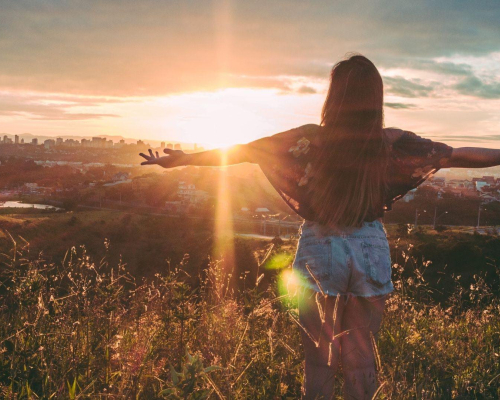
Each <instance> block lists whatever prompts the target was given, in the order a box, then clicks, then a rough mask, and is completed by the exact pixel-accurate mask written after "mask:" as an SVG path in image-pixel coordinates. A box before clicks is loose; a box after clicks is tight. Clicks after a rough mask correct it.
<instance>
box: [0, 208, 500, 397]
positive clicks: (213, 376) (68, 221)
mask: <svg viewBox="0 0 500 400" xmlns="http://www.w3.org/2000/svg"><path fill="white" fill-rule="evenodd" d="M73 217H76V218H77V221H76V222H75V221H74V220H72V218H73ZM123 218H127V219H128V222H127V221H125V222H123ZM26 221H28V222H26ZM72 221H73V222H72ZM101 221H105V222H104V223H102V222H101ZM0 223H1V228H2V238H1V245H2V246H3V249H4V254H3V255H2V266H1V269H0V278H1V286H0V295H1V298H2V301H1V302H0V340H1V344H0V349H1V350H0V393H1V394H0V397H3V398H16V399H17V398H26V399H28V398H58V399H59V398H71V399H76V398H102V399H104V398H143V399H160V398H171V399H183V398H190V399H204V398H226V399H229V398H234V399H247V398H248V399H250V398H252V399H253V398H256V399H259V398H261V399H287V398H290V399H293V398H298V397H299V396H300V386H301V382H302V349H301V344H300V341H299V333H300V331H299V329H300V328H299V327H298V326H297V324H296V323H295V320H296V318H297V315H296V313H297V310H296V300H295V296H294V293H295V289H296V287H295V285H294V283H293V280H291V279H290V276H291V275H290V274H291V271H290V263H291V260H292V259H293V252H294V243H293V242H290V243H281V242H279V241H274V243H273V242H271V241H270V240H267V241H266V240H254V239H252V240H248V241H247V240H244V241H242V242H240V243H239V244H238V246H236V250H235V252H236V253H237V256H236V257H235V258H234V259H233V262H236V263H239V262H244V263H245V266H244V268H239V270H235V269H234V265H231V264H230V263H228V261H227V260H224V259H209V260H208V263H207V264H206V265H205V267H204V268H203V269H200V272H199V274H196V273H195V272H194V271H193V270H190V273H189V274H186V270H189V268H190V267H192V265H191V264H190V263H191V262H192V260H191V257H190V258H189V259H188V258H186V257H184V256H183V257H181V259H180V260H179V261H178V262H170V263H166V264H164V265H162V266H161V267H160V268H159V269H157V270H154V269H153V270H151V273H150V274H149V275H148V278H147V279H145V278H144V277H142V276H141V275H140V274H137V270H134V271H132V270H131V269H130V266H129V265H127V264H128V261H127V254H134V252H133V251H132V250H131V251H130V253H125V251H124V249H125V247H127V246H128V247H133V246H135V247H134V248H135V250H134V251H139V250H140V251H142V247H141V246H142V245H140V243H142V242H144V243H143V245H147V243H148V241H149V240H153V241H158V244H159V246H158V248H157V247H155V246H152V247H151V250H150V251H149V252H146V253H145V254H144V255H143V257H144V258H143V262H145V263H147V264H148V265H155V263H156V262H157V261H156V259H157V258H159V257H160V256H161V257H163V253H157V251H158V249H159V248H161V249H162V251H165V252H168V251H174V250H175V251H178V252H179V254H181V253H183V252H184V247H182V246H185V248H186V249H188V250H189V248H190V247H191V248H194V247H196V246H199V247H201V246H200V245H199V244H200V243H202V240H203V235H205V238H206V235H207V234H208V235H210V232H211V227H209V226H207V227H206V228H205V229H204V230H203V229H201V228H200V230H199V232H197V235H199V236H194V237H190V238H189V239H186V236H184V237H183V236H182V232H184V231H186V232H187V231H189V230H192V229H193V227H192V226H191V227H187V226H180V225H179V224H177V225H176V224H174V222H172V221H170V222H169V221H167V220H159V219H154V218H149V217H148V216H138V215H132V216H131V217H127V216H126V215H123V214H119V213H116V214H115V213H109V212H106V213H101V212H89V213H76V214H51V215H48V214H45V215H42V214H40V215H36V216H35V215H29V216H27V215H23V216H21V215H9V216H2V217H1V218H0ZM168 224H171V225H168ZM124 226H129V227H130V226H132V227H133V228H128V229H130V231H126V230H125V228H124V229H123V230H124V231H125V232H126V235H127V236H126V241H124V242H120V241H119V240H116V237H115V238H114V239H110V240H105V238H109V237H111V238H113V237H114V236H113V235H116V232H118V228H119V227H121V228H123V227H124ZM166 228H168V229H166ZM113 229H115V230H116V231H113ZM388 230H389V237H390V238H391V245H392V247H393V251H394V253H393V281H394V283H395V287H396V291H395V292H394V294H393V296H392V298H391V299H390V301H389V304H388V307H387V310H386V313H385V316H384V325H383V328H382V331H381V332H380V335H379V337H378V339H377V342H376V347H375V348H374V351H376V352H377V354H378V355H379V356H380V363H379V366H378V368H379V381H380V385H381V389H380V391H379V393H378V398H392V399H447V398H450V399H451V398H461V399H488V398H491V399H495V398H498V397H499V396H500V363H499V357H500V356H499V354H500V302H499V295H498V285H497V283H496V282H498V269H497V267H496V263H495V260H494V259H493V258H492V257H490V256H491V254H493V253H492V252H494V251H495V249H497V250H498V242H497V240H498V239H497V238H496V237H495V236H485V235H470V234H464V233H453V234H450V233H441V234H435V233H432V232H426V231H425V230H424V231H422V232H415V233H410V234H408V233H405V232H404V231H403V229H402V227H396V226H393V227H391V226H389V227H388ZM110 232H115V233H114V234H113V235H112V234H111V233H110ZM99 235H100V237H99ZM128 235H130V236H128ZM163 235H164V236H165V237H163ZM186 235H187V233H186ZM191 235H193V234H192V233H191ZM397 235H401V236H397ZM21 236H22V237H24V238H25V239H26V240H27V241H28V242H29V245H28V244H27V243H26V242H25V241H24V240H23V239H21ZM63 238H67V239H64V240H63ZM12 239H14V241H13V240H12ZM59 241H61V242H59ZM94 241H95V242H94ZM14 242H15V244H14ZM89 242H90V243H91V246H92V249H91V247H90V246H88V245H87V244H88V243H89ZM457 243H458V244H461V246H462V247H463V246H465V250H460V251H462V252H461V253H460V254H458V255H457V256H455V259H449V260H448V262H445V263H444V264H443V263H442V261H443V259H444V260H445V261H446V259H447V258H450V257H451V255H453V254H454V253H453V252H456V251H459V248H457V247H456V245H457ZM160 244H161V246H160ZM114 246H117V247H119V250H114V249H113V247H114ZM174 246H180V247H181V248H182V250H178V249H176V248H174ZM44 248H47V249H50V251H51V252H53V259H52V261H46V260H45V259H46V258H44V257H43V256H42V257H40V256H39V254H40V250H43V249H44ZM206 248H207V249H209V245H208V244H207V247H206ZM65 249H66V250H67V249H70V250H69V251H68V252H67V253H66V251H65ZM242 249H244V250H242ZM478 249H479V250H478ZM491 249H492V250H491ZM490 250H491V251H490ZM48 251H49V250H47V252H48ZM203 251H204V250H200V254H202V252H203ZM478 251H479V252H478ZM59 252H61V254H63V257H59V256H57V257H56V255H57V254H58V253H59ZM115 252H116V253H117V254H122V253H123V255H122V259H121V261H120V258H118V260H117V261H116V259H115ZM433 252H436V253H437V255H439V256H440V257H436V254H434V253H433ZM44 253H45V251H44V252H42V255H43V254H44ZM64 254H65V255H66V256H65V257H64ZM430 256H432V257H434V258H435V261H432V262H431V261H430V260H429V257H430ZM469 257H470V259H469ZM476 258H477V259H476ZM460 261H463V263H462V264H460ZM443 265H444V267H443ZM247 268H252V270H251V271H250V270H249V269H247ZM460 269H462V270H463V271H462V272H460ZM463 272H468V273H469V276H468V277H467V279H466V280H464V277H463V276H462V275H463ZM262 273H264V278H261V274H262ZM445 278H446V279H445ZM445 281H446V285H444V284H443V282H445ZM444 286H446V288H444ZM444 292H446V296H443V295H442V294H443V293H444ZM341 384H342V378H341V375H340V374H339V377H338V385H337V396H340V395H341Z"/></svg>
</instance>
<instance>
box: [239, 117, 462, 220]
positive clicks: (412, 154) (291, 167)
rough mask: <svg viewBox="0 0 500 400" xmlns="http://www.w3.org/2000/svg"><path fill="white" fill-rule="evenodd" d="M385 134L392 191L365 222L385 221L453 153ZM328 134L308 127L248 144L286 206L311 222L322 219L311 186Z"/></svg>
mask: <svg viewBox="0 0 500 400" xmlns="http://www.w3.org/2000/svg"><path fill="white" fill-rule="evenodd" d="M383 133H384V138H385V140H386V143H387V146H388V163H387V170H386V174H387V190H386V192H385V195H384V202H383V205H382V206H381V207H379V208H377V209H372V210H370V211H369V213H368V214H367V216H366V217H365V219H364V220H365V221H373V220H375V219H377V218H380V217H382V216H383V215H384V211H387V210H390V209H391V207H392V203H393V202H394V201H396V200H398V199H399V198H401V197H403V196H404V195H405V194H406V193H407V192H408V191H409V190H411V189H413V188H416V187H417V186H418V185H420V184H421V183H422V182H423V181H425V180H426V179H427V178H429V176H431V175H432V174H433V173H435V172H436V171H438V170H439V169H440V168H441V165H442V163H443V162H444V161H445V160H446V159H448V158H449V157H451V152H452V150H453V148H452V147H450V146H448V145H446V144H444V143H440V142H434V141H432V140H430V139H425V138H422V137H420V136H418V135H416V134H415V133H413V132H409V131H403V130H401V129H397V128H385V129H383ZM322 134H323V127H322V126H320V125H315V124H308V125H303V126H301V127H298V128H295V129H291V130H289V131H286V132H281V133H278V134H276V135H273V136H270V137H266V138H263V139H259V140H256V141H254V142H251V143H249V144H247V145H246V147H247V148H248V149H247V151H248V153H249V157H250V158H251V159H253V160H254V161H255V162H256V163H258V164H259V165H260V167H261V169H262V171H263V172H264V174H265V175H266V177H267V178H268V179H269V181H270V182H271V184H272V185H273V186H274V188H275V189H276V190H277V191H278V193H279V194H280V195H281V197H282V198H283V199H284V200H285V202H286V203H287V204H288V205H289V206H290V207H291V208H292V209H293V211H295V212H296V213H297V214H299V215H300V216H302V217H303V218H304V219H306V220H310V221H315V220H317V218H316V213H315V210H314V208H313V206H312V196H314V195H315V193H314V192H311V190H310V189H309V187H310V185H311V182H312V181H313V179H314V170H315V161H316V160H317V154H318V151H319V149H320V147H321V136H322Z"/></svg>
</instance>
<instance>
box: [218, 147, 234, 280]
mask: <svg viewBox="0 0 500 400" xmlns="http://www.w3.org/2000/svg"><path fill="white" fill-rule="evenodd" d="M222 164H223V165H226V164H227V151H223V152H222ZM218 172H219V180H218V188H217V204H216V210H215V243H214V248H213V258H214V259H216V260H217V259H223V265H224V268H225V272H227V273H231V272H232V271H233V270H234V265H235V264H234V263H235V255H234V229H233V220H232V211H231V194H230V191H229V185H228V176H227V172H228V170H227V166H223V167H220V169H219V171H218Z"/></svg>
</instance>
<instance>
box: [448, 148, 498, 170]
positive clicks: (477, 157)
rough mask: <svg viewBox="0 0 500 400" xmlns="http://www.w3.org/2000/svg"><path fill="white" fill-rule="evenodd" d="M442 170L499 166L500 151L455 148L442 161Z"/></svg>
mask: <svg viewBox="0 0 500 400" xmlns="http://www.w3.org/2000/svg"><path fill="white" fill-rule="evenodd" d="M441 165H442V167H443V168H487V167H494V166H496V165H500V150H497V149H487V148H483V147H457V148H454V149H453V152H452V153H451V157H450V158H449V159H447V160H443V161H442V164H441Z"/></svg>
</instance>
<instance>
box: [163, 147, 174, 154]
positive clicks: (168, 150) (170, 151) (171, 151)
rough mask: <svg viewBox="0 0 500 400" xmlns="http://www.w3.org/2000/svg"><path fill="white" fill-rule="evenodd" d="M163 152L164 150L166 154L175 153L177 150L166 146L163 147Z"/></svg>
mask: <svg viewBox="0 0 500 400" xmlns="http://www.w3.org/2000/svg"><path fill="white" fill-rule="evenodd" d="M163 152H164V153H165V154H174V152H175V150H173V149H168V148H165V149H163Z"/></svg>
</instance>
